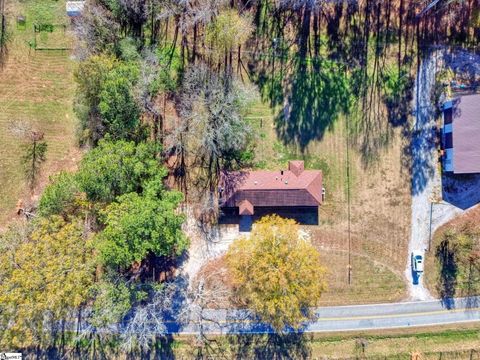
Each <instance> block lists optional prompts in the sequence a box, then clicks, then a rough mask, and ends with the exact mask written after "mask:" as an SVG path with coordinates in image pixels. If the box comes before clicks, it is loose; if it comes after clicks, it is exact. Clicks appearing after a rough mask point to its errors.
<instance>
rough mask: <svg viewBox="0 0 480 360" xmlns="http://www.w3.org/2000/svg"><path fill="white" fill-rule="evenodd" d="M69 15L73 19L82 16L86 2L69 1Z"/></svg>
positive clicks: (66, 5) (67, 5)
mask: <svg viewBox="0 0 480 360" xmlns="http://www.w3.org/2000/svg"><path fill="white" fill-rule="evenodd" d="M65 7H66V10H67V15H68V16H69V17H71V18H75V17H78V16H80V15H82V11H83V8H84V7H85V1H67V2H66V4H65Z"/></svg>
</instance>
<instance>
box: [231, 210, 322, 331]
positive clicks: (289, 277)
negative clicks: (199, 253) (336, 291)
mask: <svg viewBox="0 0 480 360" xmlns="http://www.w3.org/2000/svg"><path fill="white" fill-rule="evenodd" d="M227 265H228V268H229V271H230V275H231V278H232V281H233V285H234V288H235V292H236V295H237V297H238V300H239V301H240V302H242V303H243V304H245V305H246V306H248V307H249V308H250V309H251V310H253V311H254V312H255V313H256V314H258V315H259V317H260V318H261V320H262V321H265V322H267V323H269V324H270V325H271V326H272V327H273V328H274V329H275V330H276V331H278V332H281V331H283V330H285V328H286V327H292V328H294V329H299V328H300V327H301V326H302V324H303V323H304V322H305V321H308V320H309V319H311V318H312V317H313V311H312V308H313V307H315V306H316V305H318V302H319V300H320V296H321V295H322V292H323V291H324V290H325V287H326V284H325V279H324V275H325V269H324V268H323V267H322V265H321V263H320V255H319V253H318V251H317V250H316V249H315V248H314V247H313V246H312V245H311V243H310V242H309V241H308V240H307V239H305V238H303V237H302V236H300V233H299V227H298V224H297V223H296V222H295V221H294V220H290V219H283V218H281V217H279V216H277V215H273V216H266V217H263V218H262V219H260V220H259V221H258V222H256V223H255V225H254V227H253V230H252V232H251V235H250V237H244V238H241V239H239V240H237V241H235V242H234V243H233V244H232V245H231V246H230V248H229V250H228V253H227Z"/></svg>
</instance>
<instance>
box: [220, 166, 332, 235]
mask: <svg viewBox="0 0 480 360" xmlns="http://www.w3.org/2000/svg"><path fill="white" fill-rule="evenodd" d="M322 180H323V179H322V172H321V171H320V170H305V168H304V163H303V161H290V162H289V163H288V170H278V171H263V170H260V171H251V172H235V173H228V174H225V175H224V176H223V178H222V181H221V187H220V206H221V207H222V210H223V211H224V213H225V214H228V215H230V216H240V225H241V228H242V222H243V223H244V224H245V223H246V224H247V227H248V224H251V223H252V221H253V219H254V218H259V217H261V216H264V215H267V214H273V213H275V214H279V215H281V216H282V215H283V216H285V217H293V218H296V219H297V220H298V221H300V222H304V221H302V216H303V218H305V216H306V215H307V214H309V215H310V219H313V220H314V222H315V223H318V207H319V206H320V205H321V204H322V202H323V186H322ZM308 222H310V223H311V222H312V220H309V221H308Z"/></svg>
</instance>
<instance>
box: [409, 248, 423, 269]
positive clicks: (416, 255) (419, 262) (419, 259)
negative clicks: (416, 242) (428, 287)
mask: <svg viewBox="0 0 480 360" xmlns="http://www.w3.org/2000/svg"><path fill="white" fill-rule="evenodd" d="M411 262H412V270H413V271H414V272H416V273H422V272H423V255H422V254H421V253H420V252H419V251H414V252H412V259H411Z"/></svg>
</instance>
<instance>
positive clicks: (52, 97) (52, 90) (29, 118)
mask: <svg viewBox="0 0 480 360" xmlns="http://www.w3.org/2000/svg"><path fill="white" fill-rule="evenodd" d="M6 4H7V20H8V24H9V30H10V34H11V42H10V43H9V45H8V48H9V56H8V60H7V63H6V66H5V68H4V69H3V71H1V72H0V84H1V86H0V154H1V155H0V199H2V201H1V203H0V228H2V227H4V226H5V224H6V222H7V221H8V219H10V218H12V217H13V216H14V210H15V205H16V203H17V202H18V201H19V200H23V201H24V203H26V204H28V203H29V202H31V201H32V200H33V201H34V200H35V199H36V198H37V197H38V193H39V189H41V187H42V186H43V185H44V183H45V182H46V180H47V179H48V175H49V174H52V173H54V172H56V171H58V169H61V168H68V167H71V166H74V165H73V164H75V162H76V160H78V157H79V153H78V150H76V147H75V123H76V121H75V116H74V114H73V112H72V100H73V93H74V82H73V61H72V60H71V59H70V54H69V53H68V52H66V51H35V50H33V49H30V47H29V44H28V43H29V42H32V41H33V38H34V32H33V22H34V21H35V19H36V18H37V17H38V16H39V15H38V13H39V11H40V10H42V9H43V10H42V11H44V12H45V14H47V15H48V16H51V17H52V18H54V19H55V22H56V23H68V19H66V18H65V15H64V13H65V2H64V1H49V2H46V1H40V0H28V1H25V2H18V1H15V2H12V1H7V2H6ZM39 4H40V5H39ZM43 4H47V5H48V6H44V5H43ZM18 15H24V16H26V19H27V24H26V27H25V29H22V28H19V27H17V26H16V24H15V19H16V17H17V16H18ZM45 16H46V15H45ZM68 36H69V35H68V32H67V33H66V34H63V30H61V34H59V33H58V32H54V33H52V34H41V35H40V37H41V40H42V41H43V42H44V43H48V44H49V45H53V44H56V43H57V41H56V40H55V41H49V39H50V40H53V39H56V38H60V39H61V43H59V44H60V45H61V46H64V45H65V44H67V43H68V42H67V40H68ZM20 122H23V123H28V124H30V126H32V128H33V129H35V130H37V131H42V132H44V133H45V141H46V142H47V144H48V150H47V161H46V163H45V164H44V166H43V169H42V179H41V180H40V182H39V185H38V188H37V189H36V190H35V192H34V193H33V194H32V193H30V191H29V190H28V189H27V187H26V184H25V179H24V173H23V167H22V163H21V156H22V154H23V152H22V147H21V144H22V142H23V140H22V138H19V137H18V136H16V135H15V134H14V133H12V131H11V128H12V126H14V125H13V124H16V123H17V124H18V123H20Z"/></svg>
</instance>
